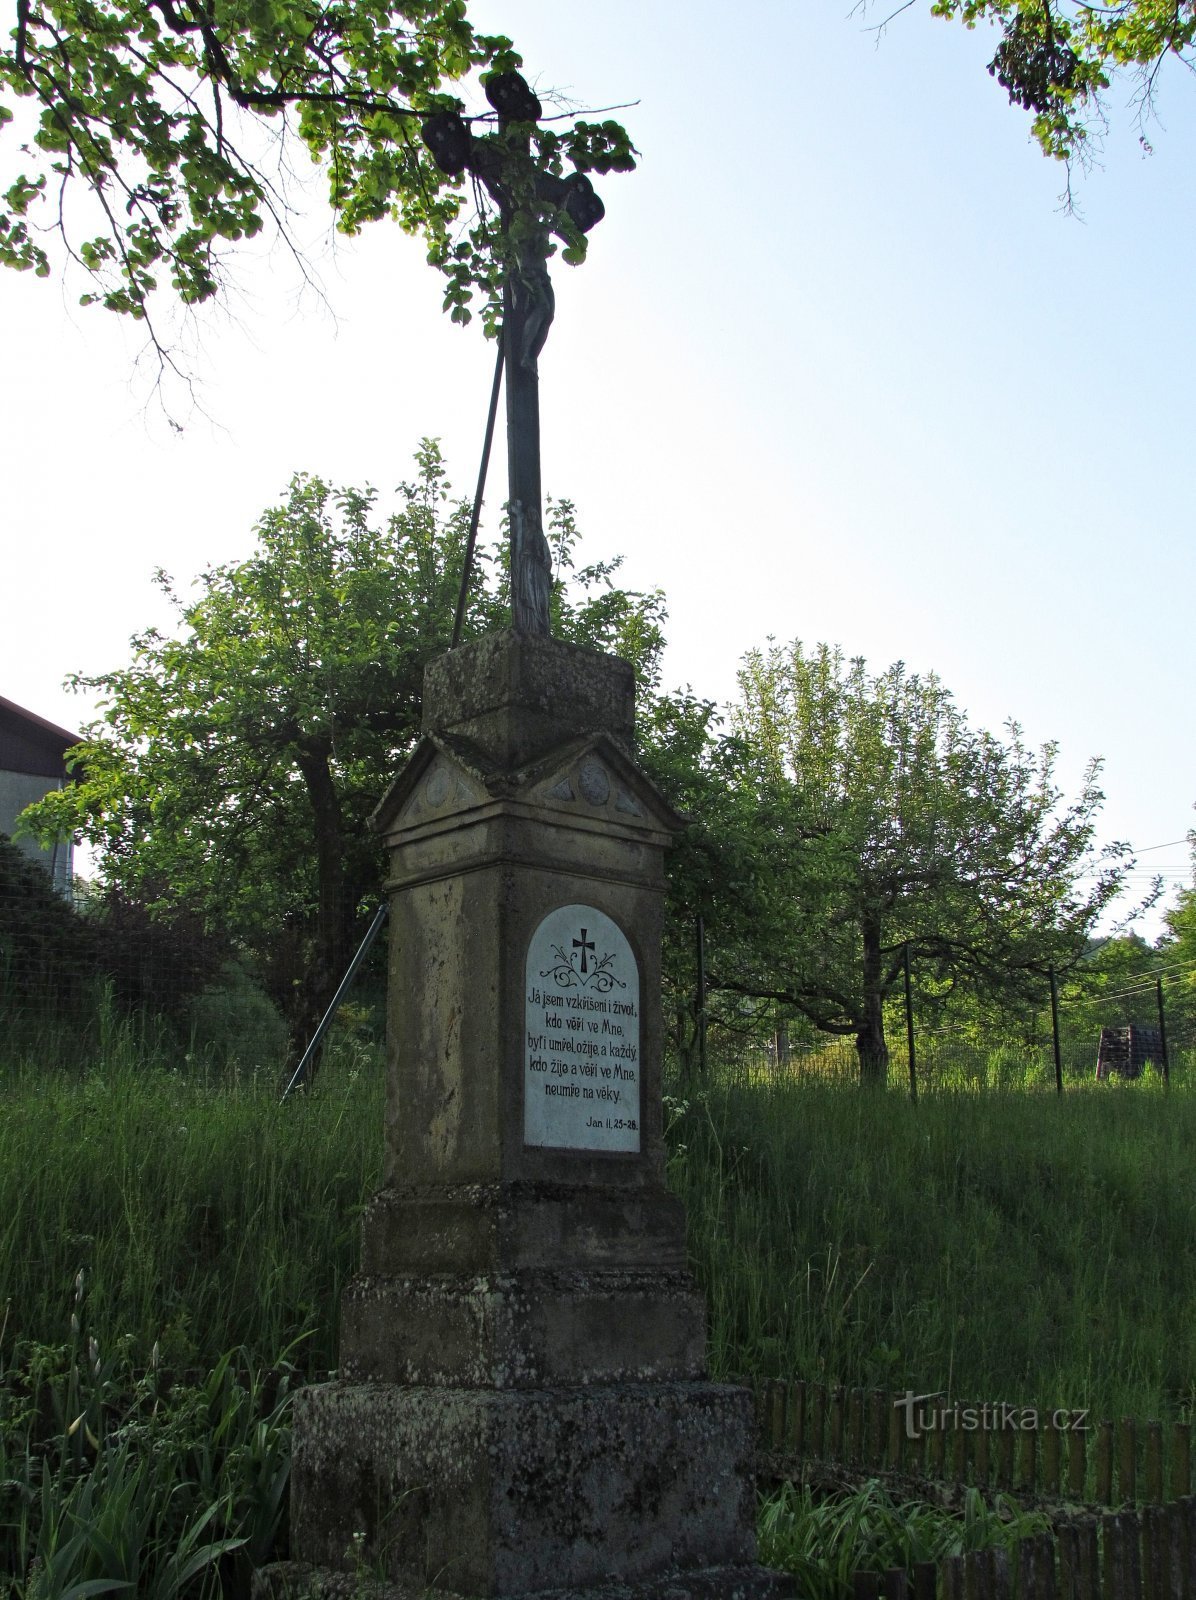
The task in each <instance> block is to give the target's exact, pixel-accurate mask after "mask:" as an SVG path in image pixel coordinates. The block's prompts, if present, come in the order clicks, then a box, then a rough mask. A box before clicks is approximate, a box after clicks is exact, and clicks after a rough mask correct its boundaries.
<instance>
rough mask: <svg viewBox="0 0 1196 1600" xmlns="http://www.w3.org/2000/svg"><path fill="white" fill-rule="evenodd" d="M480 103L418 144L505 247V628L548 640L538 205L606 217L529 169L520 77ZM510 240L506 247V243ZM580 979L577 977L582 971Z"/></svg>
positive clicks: (581, 191) (577, 180) (590, 221)
mask: <svg viewBox="0 0 1196 1600" xmlns="http://www.w3.org/2000/svg"><path fill="white" fill-rule="evenodd" d="M486 98H487V99H488V100H489V102H490V104H491V105H492V106H493V107H494V109H495V111H497V112H498V133H497V134H486V135H483V136H482V137H481V138H477V137H475V136H474V135H473V134H472V133H471V132H470V130H469V126H468V124H467V123H466V121H465V119H464V118H463V117H462V116H460V115H459V114H458V113H457V112H455V111H442V112H437V113H436V114H435V115H434V116H431V117H427V118H425V119H424V122H423V126H422V130H421V132H422V137H423V140H424V143H425V144H426V145H427V146H428V148H429V150H430V151H431V152H432V155H433V157H434V159H435V161H436V164H437V166H439V167H440V169H441V171H442V172H447V173H449V174H450V175H451V176H453V177H456V176H458V175H459V174H461V173H462V172H465V171H466V170H468V171H469V172H471V173H472V174H473V176H474V177H475V178H477V179H478V180H479V182H481V183H482V184H483V185H484V186H485V188H486V190H487V192H488V193H489V194H490V196H491V198H492V199H493V200H494V202H495V204H496V205H497V206H498V212H499V220H500V222H501V225H502V232H503V235H504V237H505V239H506V241H507V244H508V261H507V268H506V273H505V276H504V280H503V325H502V340H503V354H504V361H505V366H506V384H507V477H508V514H509V517H510V538H511V624H512V627H513V628H514V630H515V632H516V633H540V634H547V633H548V632H549V618H548V604H549V599H550V597H551V595H552V558H551V554H550V552H549V548H548V540H547V539H546V538H545V537H544V519H543V507H542V498H541V491H540V373H539V355H540V351H541V350H542V349H543V348H544V341H545V339H547V337H548V330H549V328H550V327H551V326H552V319H553V314H554V311H555V306H556V301H555V297H554V295H553V292H552V282H551V280H550V278H549V276H548V249H549V234H550V233H552V232H553V231H554V229H553V227H552V224H551V222H548V223H546V222H545V221H544V211H545V203H546V202H547V203H549V206H550V207H555V208H556V210H557V211H563V212H565V213H566V214H567V215H568V217H569V218H570V219H571V220H572V222H573V224H574V226H575V227H577V228H578V229H580V230H581V232H582V233H588V232H589V230H590V229H591V228H592V227H593V226H594V224H595V223H596V222H600V221H601V220H602V217H603V215H604V213H605V207H604V206H603V204H602V201H601V200H600V199H599V198H598V196H597V195H596V194H595V193H594V187H593V185H592V184H591V182H590V180H589V178H587V177H586V175H585V173H584V172H580V171H578V172H574V173H571V174H570V176H569V177H567V178H559V177H557V176H556V175H555V174H554V173H551V172H547V171H545V170H543V169H542V168H541V167H540V166H538V165H537V163H536V161H535V159H534V157H533V156H532V151H531V124H533V123H535V122H538V121H539V119H540V117H541V115H542V114H543V107H542V106H541V104H540V101H539V100H538V99H537V97H536V95H535V94H533V93H532V90H531V89H530V88H529V87H528V85H527V83H526V81H525V80H524V79H523V78H522V77H521V76H520V74H519V73H518V72H501V73H496V74H495V75H494V76H493V77H491V78H489V79H488V80H487V83H486ZM513 240H514V241H518V243H517V245H513V244H512V241H513ZM582 971H583V972H584V971H585V968H584V967H583V968H582Z"/></svg>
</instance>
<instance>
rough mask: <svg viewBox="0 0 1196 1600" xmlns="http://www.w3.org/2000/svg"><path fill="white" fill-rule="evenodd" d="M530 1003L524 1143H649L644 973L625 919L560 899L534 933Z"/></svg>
mask: <svg viewBox="0 0 1196 1600" xmlns="http://www.w3.org/2000/svg"><path fill="white" fill-rule="evenodd" d="M526 984H527V987H526V990H525V1006H524V1026H525V1030H526V1038H525V1058H524V1060H525V1067H524V1090H523V1138H524V1143H525V1144H530V1145H546V1146H551V1147H553V1148H556V1149H562V1150H638V1149H639V1147H640V975H639V968H638V967H637V965H636V961H635V956H634V955H633V953H632V950H631V946H630V945H629V944H628V942H627V938H626V935H625V934H624V933H623V930H622V929H621V928H620V927H619V925H618V923H617V922H615V921H613V920H612V918H610V917H608V916H607V915H606V913H605V912H603V911H599V910H598V909H597V908H596V907H594V906H561V907H559V908H558V909H557V910H556V911H551V912H549V914H548V916H546V917H545V918H544V920H543V922H541V924H540V926H539V927H538V928H537V929H536V931H535V933H533V934H532V937H531V943H530V944H529V945H528V951H527V970H526Z"/></svg>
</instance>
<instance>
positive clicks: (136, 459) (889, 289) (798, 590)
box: [0, 0, 1196, 932]
mask: <svg viewBox="0 0 1196 1600" xmlns="http://www.w3.org/2000/svg"><path fill="white" fill-rule="evenodd" d="M847 11H848V0H834V3H828V0H788V3H782V0H754V3H753V0H747V3H741V4H739V5H738V6H737V7H735V8H734V10H733V11H731V10H730V9H729V8H725V7H715V6H713V5H709V4H706V3H686V4H678V3H674V0H657V3H654V4H644V3H643V0H640V3H639V4H633V3H631V0H602V3H601V4H596V3H595V4H580V3H564V0H554V3H549V0H474V4H473V6H472V15H473V16H474V18H475V21H476V22H477V23H478V25H479V26H483V27H487V28H493V29H496V30H502V31H506V32H508V33H509V34H511V35H512V37H513V38H514V39H515V41H516V43H517V45H518V46H519V48H520V49H521V50H522V51H523V53H524V56H525V61H526V65H527V71H528V74H529V76H530V77H532V78H533V80H534V81H536V82H537V84H538V85H539V86H540V87H541V89H548V88H552V87H554V86H555V87H558V88H560V89H563V90H566V91H568V92H570V93H572V94H573V96H574V97H575V98H576V99H577V100H579V101H581V102H583V103H585V104H587V105H597V106H601V105H608V104H612V103H614V102H620V101H626V100H638V102H639V104H638V105H636V106H634V107H632V108H629V109H628V110H627V111H626V112H625V113H623V114H622V115H623V119H624V121H625V122H626V123H627V125H628V127H629V129H630V130H631V132H632V135H633V137H634V138H635V140H636V143H637V145H638V146H639V148H640V150H641V152H642V157H643V160H642V166H641V169H640V171H639V172H637V173H636V174H634V175H631V176H620V177H611V178H607V179H604V180H602V182H601V184H600V189H601V192H602V194H603V195H604V198H605V200H606V202H607V218H606V220H605V221H604V222H603V223H602V224H601V226H600V227H599V228H598V229H597V230H596V231H595V233H594V234H593V235H592V236H591V254H590V260H589V261H588V262H587V263H586V265H585V266H584V267H583V268H582V269H580V270H579V271H576V272H570V271H569V269H567V268H564V267H558V268H557V270H556V274H555V277H556V282H557V296H558V317H557V323H556V326H555V327H554V329H553V333H552V337H551V339H550V341H549V344H548V347H547V349H546V351H545V354H544V357H543V361H542V403H543V409H544V415H545V445H544V451H545V469H544V470H545V481H546V485H547V486H548V488H549V489H550V490H551V491H552V492H553V493H555V494H558V495H566V496H569V497H570V498H572V499H573V500H574V501H575V502H576V503H577V507H578V512H579V517H580V522H581V527H582V530H583V533H584V536H585V554H587V555H595V556H597V555H607V554H613V553H615V552H619V551H621V552H623V553H624V554H625V555H626V558H627V561H626V568H625V572H626V576H627V579H628V581H629V582H631V583H633V584H635V585H640V586H655V585H659V586H661V587H662V588H663V589H664V590H665V591H666V593H667V595H668V599H669V606H670V612H671V621H670V627H669V636H670V640H671V648H670V653H669V658H668V663H667V670H666V678H667V679H668V681H669V682H670V683H681V682H688V683H690V684H692V686H693V687H694V689H695V690H696V691H698V692H700V693H703V694H708V695H711V696H714V697H717V698H725V697H727V696H728V695H730V694H731V693H732V691H733V687H734V674H735V668H736V664H737V662H738V660H739V659H740V657H741V656H742V654H743V652H744V651H745V650H747V649H748V648H749V647H751V646H752V645H756V644H760V643H763V642H764V640H765V639H766V637H767V636H769V635H773V636H775V637H776V638H777V639H779V640H789V639H792V638H793V637H795V636H796V637H801V638H802V639H804V640H806V641H808V642H813V641H815V640H818V639H827V640H830V641H832V642H834V643H837V644H840V645H842V647H843V648H844V650H845V651H847V653H848V654H861V655H864V656H866V657H867V658H868V660H869V661H870V662H871V663H872V665H873V666H874V667H875V668H876V669H878V670H879V669H881V668H883V667H884V666H886V665H887V664H888V663H889V662H891V661H893V660H895V659H897V658H899V657H900V658H903V659H904V660H905V661H906V662H907V663H908V664H909V666H910V668H911V669H912V670H916V671H928V670H933V671H936V672H938V673H939V675H940V676H941V677H942V678H943V679H944V681H945V682H946V683H947V685H948V686H949V687H950V688H951V689H952V690H953V691H954V692H955V694H956V697H957V699H958V700H959V702H960V703H961V704H962V705H963V706H964V707H965V708H966V709H967V711H968V712H969V714H970V716H971V718H972V720H973V721H974V722H976V723H978V724H980V725H983V726H988V727H992V728H994V729H995V728H999V727H1000V725H1001V724H1002V723H1003V722H1004V721H1005V719H1006V718H1007V717H1010V716H1014V717H1017V718H1018V719H1019V720H1020V721H1021V722H1023V724H1024V725H1025V728H1026V732H1027V735H1028V737H1029V738H1030V739H1031V741H1032V742H1035V743H1037V742H1040V741H1042V740H1044V739H1047V738H1052V737H1053V738H1057V739H1059V741H1060V742H1061V744H1062V748H1063V764H1062V769H1061V770H1062V772H1063V775H1064V777H1065V779H1066V781H1067V782H1068V783H1069V784H1071V785H1074V782H1075V780H1076V779H1077V777H1078V774H1079V772H1080V770H1081V769H1082V767H1083V764H1084V761H1085V760H1086V758H1087V757H1089V756H1091V755H1103V756H1104V757H1105V758H1106V768H1105V774H1104V787H1105V790H1106V793H1107V796H1108V801H1107V804H1106V807H1105V812H1104V819H1105V821H1104V831H1105V834H1106V836H1108V837H1118V838H1127V839H1129V840H1131V841H1132V842H1133V843H1134V844H1135V845H1137V846H1138V847H1140V848H1144V847H1149V846H1154V845H1158V844H1163V843H1166V842H1168V841H1171V840H1180V839H1182V837H1183V835H1184V834H1185V832H1186V830H1187V829H1188V828H1189V827H1190V826H1191V825H1192V823H1193V821H1194V820H1196V818H1193V815H1192V805H1193V802H1194V801H1196V747H1194V740H1193V721H1194V719H1193V715H1192V710H1191V702H1192V683H1193V676H1194V674H1193V667H1194V665H1196V659H1194V658H1196V649H1194V648H1193V644H1192V622H1191V614H1192V605H1193V596H1194V594H1196V556H1194V554H1193V538H1192V524H1193V513H1192V504H1191V482H1190V480H1191V476H1192V465H1191V463H1192V459H1193V449H1192V445H1191V443H1190V432H1191V419H1192V416H1193V410H1194V408H1193V405H1192V398H1193V395H1192V390H1193V379H1192V371H1193V363H1192V356H1193V345H1194V339H1193V334H1194V331H1196V330H1194V321H1196V312H1194V311H1193V306H1192V299H1191V295H1190V293H1189V284H1190V277H1191V262H1192V260H1193V257H1194V254H1196V252H1194V251H1193V215H1194V207H1193V200H1194V198H1196V196H1194V192H1193V191H1194V178H1193V173H1194V170H1196V164H1194V162H1193V156H1194V154H1196V97H1194V95H1193V90H1192V87H1191V85H1190V83H1189V82H1188V81H1186V80H1185V78H1184V75H1183V74H1182V72H1178V71H1177V72H1174V73H1172V74H1171V75H1170V78H1169V79H1165V80H1164V84H1163V90H1162V95H1161V99H1160V105H1159V111H1160V117H1161V123H1162V125H1161V126H1160V125H1159V124H1157V123H1156V124H1154V125H1153V126H1152V127H1151V128H1150V130H1149V131H1150V137H1151V140H1152V143H1153V145H1154V154H1153V155H1150V156H1149V157H1147V156H1145V155H1144V154H1143V152H1142V150H1141V149H1140V146H1139V144H1138V141H1137V132H1138V130H1137V127H1136V124H1135V121H1134V117H1133V114H1132V111H1131V110H1128V109H1126V107H1125V105H1124V102H1125V101H1126V100H1127V99H1128V94H1129V91H1128V88H1127V89H1125V90H1121V89H1117V90H1115V91H1114V93H1113V95H1112V96H1111V97H1110V106H1111V110H1112V112H1113V118H1112V123H1111V127H1110V130H1109V133H1108V136H1107V139H1106V141H1105V148H1104V152H1103V157H1102V160H1103V166H1102V167H1101V168H1100V169H1098V170H1095V171H1093V172H1092V173H1091V174H1089V175H1088V176H1086V177H1082V178H1081V179H1080V180H1079V181H1078V183H1077V186H1076V193H1077V198H1078V202H1079V206H1080V210H1081V212H1082V220H1079V219H1076V218H1071V217H1067V216H1064V215H1062V214H1061V213H1060V211H1059V209H1058V196H1059V192H1060V189H1061V187H1062V181H1063V174H1062V170H1061V169H1060V168H1059V167H1057V166H1056V165H1055V164H1053V163H1050V162H1047V161H1046V160H1045V159H1044V158H1043V157H1042V156H1041V155H1040V154H1039V153H1038V151H1037V148H1036V147H1034V146H1033V145H1032V144H1031V143H1030V142H1029V138H1028V119H1027V118H1026V117H1025V115H1024V114H1023V113H1022V112H1020V111H1018V110H1016V109H1015V108H1012V107H1010V106H1009V104H1008V102H1007V100H1006V98H1005V95H1004V94H1003V92H1002V91H1001V90H1000V89H999V88H998V87H997V86H996V84H995V83H994V82H993V81H992V80H991V79H990V78H989V77H988V75H987V73H986V72H985V71H984V64H985V62H986V61H987V60H988V58H989V56H990V55H991V53H992V47H993V40H992V37H991V35H987V34H985V33H979V32H978V33H976V34H972V35H969V34H967V33H966V32H964V31H963V30H962V29H960V28H959V27H958V26H955V25H948V24H946V23H942V22H938V21H935V20H933V19H931V18H930V17H929V15H928V11H929V5H928V3H927V4H924V5H923V6H922V8H921V10H919V11H916V12H914V11H911V12H908V13H906V14H904V15H903V16H901V17H900V18H898V19H897V21H895V22H894V24H893V25H892V27H891V28H890V29H889V31H888V32H887V34H886V35H885V37H884V38H883V40H881V41H880V42H879V45H878V44H877V42H876V41H875V40H874V38H873V37H872V36H871V35H870V34H869V33H868V32H867V31H865V29H864V27H863V25H862V23H861V21H860V19H858V18H852V17H850V16H848V15H847ZM880 14H881V13H879V12H878V13H876V15H880ZM305 204H306V208H307V218H306V221H305V223H304V227H305V228H306V230H307V236H308V237H309V238H310V240H311V241H312V242H313V248H314V249H315V250H316V252H317V254H319V255H320V257H321V266H320V271H321V277H322V281H323V286H324V290H325V295H326V300H327V305H326V306H325V305H322V304H321V303H320V301H319V300H318V299H317V297H316V296H314V295H312V294H310V293H308V294H306V295H303V294H300V293H299V290H298V285H297V284H296V282H295V278H294V274H293V273H292V272H291V271H290V270H289V268H288V266H287V263H286V261H285V259H284V258H283V256H282V255H280V254H279V253H277V252H276V253H275V254H274V255H273V256H267V255H266V254H265V252H264V251H263V250H248V251H246V252H245V256H244V260H243V262H242V264H241V269H240V274H239V281H240V283H241V286H242V293H241V294H240V296H239V298H238V300H237V302H236V304H235V305H234V307H233V315H232V316H231V317H230V316H228V315H225V314H221V313H216V314H211V315H206V316H205V317H204V319H203V321H202V322H201V324H200V325H199V327H198V329H197V330H196V349H195V353H194V356H193V362H192V364H193V369H194V371H195V373H196V375H197V377H198V379H199V380H200V382H201V384H202V388H203V400H204V404H205V407H206V410H207V413H208V416H209V417H210V418H211V419H213V421H212V422H209V421H206V420H204V419H203V418H202V417H195V418H193V419H192V420H191V422H190V423H189V424H188V426H187V429H186V431H185V432H184V433H183V434H182V435H181V436H178V435H175V434H174V433H173V432H172V430H171V429H170V428H169V427H168V426H167V425H166V424H165V422H164V421H163V420H162V418H161V416H160V415H159V414H158V413H157V412H156V411H155V409H154V407H153V405H152V403H150V404H149V405H148V406H147V392H146V385H145V382H144V381H143V379H142V378H140V377H139V376H138V375H137V374H136V373H135V372H134V371H133V368H132V358H133V355H135V353H136V350H137V339H136V333H135V330H131V329H126V328H122V327H119V326H115V325H114V323H113V319H112V318H110V317H106V316H105V315H104V314H103V313H101V312H98V311H80V310H78V309H75V308H73V307H72V305H71V299H72V296H71V295H70V294H69V293H68V294H66V295H65V296H64V293H63V291H62V289H61V287H60V286H59V285H58V284H45V283H38V282H35V281H33V280H31V279H27V278H16V277H15V276H13V275H10V274H4V275H2V276H0V316H2V317H3V320H4V327H5V350H6V356H5V380H6V381H5V382H4V384H3V386H2V392H0V428H2V432H0V437H2V438H3V441H4V442H3V452H4V462H3V483H4V489H3V502H2V509H0V526H2V527H3V531H4V534H5V570H6V578H7V582H6V583H5V586H4V595H3V601H2V611H0V621H2V626H0V694H4V695H6V696H8V697H9V698H11V699H14V700H17V701H19V702H21V703H23V704H26V705H28V706H30V707H31V708H33V709H34V710H36V711H38V712H40V713H41V714H42V715H45V716H49V717H50V718H52V719H54V720H58V721H63V722H66V723H67V724H68V725H69V724H73V723H76V722H78V721H80V720H82V719H83V718H84V717H85V715H86V711H87V708H86V707H85V706H83V705H81V704H80V703H79V702H78V701H77V700H72V699H71V698H70V697H67V696H66V695H64V694H63V693H62V691H61V688H60V684H61V679H62V677H63V676H64V674H65V673H66V672H67V671H69V670H72V669H76V668H78V669H82V670H85V671H101V670H104V669H105V668H108V667H111V666H116V665H119V664H121V663H122V662H123V661H124V660H125V659H126V640H127V638H128V635H129V634H130V633H131V632H132V631H133V630H134V629H136V628H139V627H142V626H144V625H145V624H146V623H148V622H150V621H154V620H161V611H160V608H159V604H158V602H157V600H156V597H155V594H154V592H153V591H152V589H151V586H150V575H151V572H152V570H153V568H154V567H155V566H159V565H161V566H164V567H166V568H167V569H168V570H169V571H171V572H172V573H173V574H174V575H175V577H176V578H177V579H179V580H180V581H183V580H186V579H188V578H189V577H191V576H192V575H193V574H194V573H195V572H196V571H197V570H198V569H199V568H200V567H201V566H202V565H203V564H204V563H205V562H207V561H218V560H225V559H230V558H234V557H236V556H239V555H241V554H244V553H245V552H246V551H247V550H248V548H249V546H250V535H251V528H252V524H253V522H254V519H255V518H256V517H257V515H258V514H259V513H260V512H261V511H262V509H263V508H264V507H265V506H266V505H268V504H271V503H273V502H274V501H275V500H276V499H277V498H278V497H279V495H280V493H281V491H282V490H283V488H284V486H285V484H286V481H287V479H288V477H289V475H290V473H291V472H292V471H293V470H296V469H305V470H310V471H315V472H319V473H322V474H324V475H326V476H331V477H333V478H334V479H336V480H338V481H343V482H354V483H359V482H366V481H369V482H373V483H374V484H376V485H378V487H379V488H380V489H381V490H388V489H390V488H392V487H393V485H394V484H395V483H396V482H397V481H398V480H399V479H400V478H401V477H403V476H404V475H405V474H406V472H407V468H408V464H409V462H410V457H411V452H412V450H413V448H414V446H415V444H416V442H417V440H418V438H419V437H420V435H421V434H429V433H431V434H438V435H440V436H441V437H442V439H443V441H444V446H445V450H446V453H447V455H448V459H449V463H450V467H451V469H452V472H453V476H454V481H455V483H456V485H457V486H458V487H459V489H460V490H461V492H462V493H466V492H468V490H469V488H470V487H471V486H472V482H473V478H474V474H475V472H476V463H477V453H478V449H479V445H480V436H481V429H482V423H483V420H484V410H485V404H486V396H487V390H488V383H489V373H490V367H491V361H492V353H491V349H490V347H489V346H486V345H484V343H483V341H482V339H481V336H480V333H479V332H477V331H476V330H475V329H472V328H471V329H469V330H466V331H461V330H459V329H456V328H454V327H452V326H450V325H449V323H448V322H447V320H446V319H445V318H443V317H442V316H441V314H440V313H439V310H438V304H439V293H440V291H439V281H438V279H437V277H436V275H435V274H433V273H432V272H431V271H430V270H429V269H428V268H426V267H425V266H424V265H423V263H422V259H421V251H420V249H419V246H418V245H417V244H416V243H415V242H414V241H412V240H409V239H407V238H406V237H404V236H403V235H402V234H401V233H400V232H399V231H398V229H397V228H394V227H392V226H389V225H385V224H379V225H376V226H375V227H374V229H373V230H372V232H370V233H369V234H368V235H367V236H366V237H364V238H363V239H362V240H360V241H355V242H343V241H342V242H339V243H337V244H336V246H335V250H334V251H333V252H330V251H329V249H328V238H327V220H328V219H327V213H326V211H325V210H324V208H323V205H322V201H321V199H320V196H319V195H318V194H312V195H309V196H308V197H307V200H306V202H305ZM76 293H77V291H76ZM501 492H502V491H501V484H496V483H493V482H492V489H491V496H490V499H491V502H492V503H494V502H496V501H497V500H498V499H500V498H501ZM1161 863H1167V864H1171V865H1173V867H1174V874H1173V875H1174V877H1175V878H1176V879H1177V880H1178V879H1180V878H1182V877H1183V875H1184V874H1185V871H1186V863H1187V852H1186V850H1185V849H1184V848H1183V847H1181V846H1178V845H1177V846H1175V847H1174V848H1171V849H1170V850H1164V851H1152V852H1150V853H1147V854H1144V855H1143V857H1142V864H1143V866H1144V867H1145V866H1147V865H1148V864H1149V865H1159V864H1161ZM1155 926H1157V923H1155V922H1153V921H1152V922H1151V923H1150V924H1147V925H1145V931H1148V932H1149V931H1152V929H1153V928H1154V927H1155Z"/></svg>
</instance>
